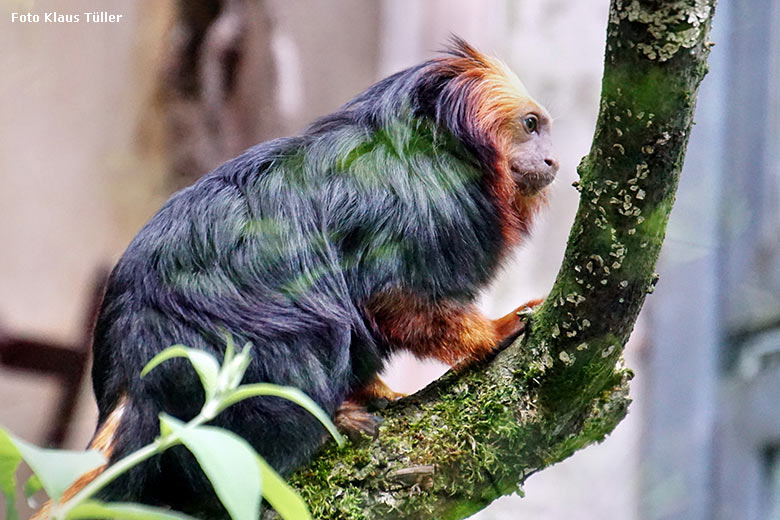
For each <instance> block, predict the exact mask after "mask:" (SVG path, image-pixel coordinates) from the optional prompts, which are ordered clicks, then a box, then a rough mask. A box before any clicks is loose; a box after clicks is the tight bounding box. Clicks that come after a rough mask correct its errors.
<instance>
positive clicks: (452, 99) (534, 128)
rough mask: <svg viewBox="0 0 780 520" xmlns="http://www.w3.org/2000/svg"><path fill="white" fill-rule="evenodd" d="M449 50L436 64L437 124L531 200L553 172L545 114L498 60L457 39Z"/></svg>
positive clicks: (554, 163)
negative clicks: (440, 77)
mask: <svg viewBox="0 0 780 520" xmlns="http://www.w3.org/2000/svg"><path fill="white" fill-rule="evenodd" d="M448 52H449V54H450V56H448V57H446V58H441V59H440V60H437V62H436V66H437V67H438V68H439V73H440V74H442V75H443V76H445V77H446V78H447V81H446V83H445V84H444V87H443V89H442V92H441V94H440V96H439V98H438V102H439V106H438V110H437V112H438V116H439V118H440V120H442V119H443V120H444V121H443V122H444V123H445V124H446V125H447V126H448V127H449V128H450V129H451V130H452V131H453V132H454V133H455V135H456V136H457V137H459V138H460V140H461V141H463V142H464V143H466V144H467V145H469V146H470V147H471V148H472V149H473V150H475V152H476V153H477V156H478V157H479V158H480V160H481V161H482V162H483V163H485V165H486V166H487V167H488V169H490V170H492V171H495V172H497V173H498V174H499V175H502V176H504V177H509V178H511V180H512V182H513V185H514V189H515V190H516V195H517V196H518V197H520V198H526V199H527V198H535V196H536V195H538V194H540V193H541V192H542V191H543V190H544V188H545V187H547V186H548V185H549V184H550V183H551V182H552V181H553V179H554V178H555V174H556V173H557V172H558V160H557V158H556V155H555V152H554V150H553V146H552V139H551V125H552V118H551V117H550V114H549V113H548V112H547V110H545V109H544V107H542V106H541V105H540V104H539V103H537V102H536V101H535V100H534V99H533V98H532V97H531V96H530V95H529V94H528V91H527V90H526V88H525V86H524V85H523V84H522V82H521V81H520V80H519V79H518V78H517V76H516V75H515V74H514V73H513V72H512V71H510V70H509V69H508V67H507V66H506V65H504V63H502V62H501V61H499V60H497V59H494V58H491V57H488V56H485V55H484V54H482V53H480V52H479V51H477V50H476V49H474V48H473V47H471V46H470V45H469V44H468V43H466V42H464V41H463V40H461V39H459V38H453V43H452V46H451V47H450V49H449V51H448ZM442 116H444V117H442Z"/></svg>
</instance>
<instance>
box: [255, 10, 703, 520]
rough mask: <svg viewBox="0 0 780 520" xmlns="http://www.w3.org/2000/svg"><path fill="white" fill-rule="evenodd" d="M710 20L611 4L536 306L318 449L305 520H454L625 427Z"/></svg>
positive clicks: (301, 477)
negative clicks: (357, 432) (374, 419)
mask: <svg viewBox="0 0 780 520" xmlns="http://www.w3.org/2000/svg"><path fill="white" fill-rule="evenodd" d="M714 7H715V1H714V0H678V1H673V2H657V1H653V0H631V1H630V2H628V1H626V0H613V1H612V5H611V8H610V9H611V12H610V23H609V25H608V28H607V47H606V48H607V52H606V56H605V69H604V78H603V83H602V95H601V107H600V113H599V118H598V122H597V127H596V128H597V129H596V133H595V136H594V140H593V145H592V148H591V150H590V153H589V154H588V155H587V156H586V157H585V158H584V159H583V161H582V163H581V164H580V166H579V168H578V172H579V174H580V181H579V182H578V183H577V184H576V187H577V189H578V190H579V191H580V205H579V209H578V212H577V216H576V218H575V222H574V225H573V226H572V230H571V233H570V236H569V241H568V245H567V250H566V254H565V258H564V261H563V265H562V266H561V269H560V271H559V273H558V277H557V279H556V281H555V284H554V286H553V288H552V289H551V291H550V294H549V297H548V298H547V300H546V302H545V303H544V304H543V305H542V306H541V308H540V309H539V310H537V311H536V312H535V313H534V315H533V316H532V318H531V319H530V322H529V326H528V329H529V331H528V332H527V333H526V334H525V335H524V336H522V337H521V338H519V339H518V341H516V342H515V343H514V344H512V345H511V346H510V347H508V348H507V349H505V350H504V351H502V352H500V353H499V354H498V355H497V356H496V357H495V358H494V359H492V360H490V361H489V362H486V363H483V364H480V365H476V366H472V367H469V368H468V369H466V370H463V371H461V372H457V373H453V372H450V373H448V374H446V375H445V376H443V377H442V378H441V379H439V380H437V381H435V382H434V383H432V384H431V385H429V386H428V387H427V388H425V389H424V390H422V391H420V392H418V393H417V394H415V395H413V396H410V397H408V398H405V399H403V400H401V401H399V402H396V403H393V404H392V405H390V406H389V407H388V408H387V409H386V410H384V411H383V412H382V413H381V415H382V416H383V418H384V419H385V422H384V424H383V425H382V427H381V429H380V432H379V436H378V438H377V439H373V440H370V439H366V440H365V441H364V442H359V443H357V444H350V445H348V446H347V447H345V448H342V449H338V448H336V447H335V446H334V445H332V444H330V445H327V446H326V447H325V449H324V450H323V451H322V453H321V454H320V455H319V456H318V457H317V458H316V459H315V460H314V461H313V462H312V464H311V465H310V466H309V467H307V468H305V469H303V470H302V471H300V472H298V473H297V474H296V475H295V476H294V477H293V479H292V483H293V485H294V486H295V487H297V488H298V489H299V491H300V492H301V493H302V495H303V496H304V498H305V500H306V501H307V503H309V505H310V507H311V509H312V513H313V515H314V516H315V517H316V518H345V519H357V518H361V519H362V518H365V519H375V518H446V519H460V518H465V517H467V516H469V515H470V514H473V513H474V512H476V511H478V510H480V509H482V508H484V507H485V506H486V505H487V504H489V503H490V502H491V501H492V500H494V499H495V498H498V497H500V496H502V495H506V494H509V493H512V492H514V491H517V490H519V489H520V486H521V485H522V483H523V482H524V481H525V479H526V478H527V477H528V476H529V475H530V474H532V473H535V472H537V471H539V470H541V469H543V468H545V467H547V466H549V465H551V464H553V463H555V462H558V461H561V460H563V459H564V458H566V457H568V456H569V455H571V454H572V453H574V452H575V451H576V450H578V449H581V448H583V447H585V446H587V445H589V444H591V443H593V442H596V441H600V440H601V439H603V438H604V436H605V435H607V434H608V433H610V432H611V431H612V430H613V429H614V428H615V426H616V425H617V424H618V423H619V422H620V420H621V419H622V418H623V417H624V416H625V414H626V412H627V408H628V404H629V398H628V382H629V380H630V379H631V375H632V374H631V371H630V370H628V369H626V368H625V367H624V365H623V362H622V352H623V347H624V345H625V343H626V341H627V340H628V337H629V335H630V333H631V331H632V329H633V326H634V322H635V321H636V317H637V315H638V313H639V310H640V308H641V306H642V304H643V302H644V299H645V296H646V295H647V294H648V293H649V292H652V289H653V287H654V286H655V283H656V282H657V281H658V275H657V274H656V273H655V272H654V266H655V263H656V260H657V258H658V254H659V252H660V248H661V244H662V242H663V238H664V234H665V229H666V222H667V220H668V217H669V212H670V211H671V207H672V204H673V202H674V194H675V191H676V187H677V180H678V178H679V173H680V169H681V168H682V163H683V158H684V152H685V146H686V144H687V141H688V136H689V133H690V129H691V125H692V121H693V119H692V118H693V109H694V104H695V100H696V93H697V89H698V85H699V83H700V82H701V80H702V78H703V77H704V74H705V73H706V58H707V55H708V50H709V47H710V44H709V42H708V41H707V35H708V33H709V27H710V22H711V18H712V14H713V12H714ZM267 514H268V515H269V516H270V515H271V513H267Z"/></svg>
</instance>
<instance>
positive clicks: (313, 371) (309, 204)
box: [93, 39, 558, 514]
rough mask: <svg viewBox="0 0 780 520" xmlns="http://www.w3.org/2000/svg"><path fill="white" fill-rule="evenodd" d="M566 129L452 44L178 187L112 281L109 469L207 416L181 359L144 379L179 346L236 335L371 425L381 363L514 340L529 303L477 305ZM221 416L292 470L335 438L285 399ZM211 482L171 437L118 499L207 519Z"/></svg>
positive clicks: (343, 417)
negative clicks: (297, 129)
mask: <svg viewBox="0 0 780 520" xmlns="http://www.w3.org/2000/svg"><path fill="white" fill-rule="evenodd" d="M550 125H551V120H550V116H549V115H548V113H547V112H546V111H545V109H544V108H542V107H541V106H539V105H538V104H537V103H536V102H535V101H534V100H533V99H532V98H531V97H530V96H529V95H528V93H527V92H526V91H525V89H524V87H523V86H522V84H521V83H520V81H519V80H518V79H517V78H516V77H515V76H514V75H513V74H512V73H511V72H509V71H508V70H507V68H506V67H505V66H504V65H503V64H501V63H500V62H499V61H497V60H494V59H491V58H488V57H486V56H484V55H482V54H480V53H479V52H477V51H476V50H475V49H473V48H472V47H471V46H469V45H468V44H466V43H465V42H463V41H461V40H457V39H456V40H455V41H454V43H453V45H452V46H451V48H450V49H449V51H448V54H447V55H445V56H442V57H439V58H436V59H432V60H430V61H427V62H425V63H422V64H420V65H417V66H415V67H411V68H409V69H406V70H404V71H402V72H399V73H397V74H394V75H392V76H390V77H388V78H386V79H384V80H382V81H380V82H379V83H377V84H375V85H373V86H372V87H370V88H369V89H368V90H366V91H365V92H363V93H362V94H360V95H358V96H357V97H356V98H355V99H353V100H352V101H350V102H349V103H347V104H346V105H344V106H343V107H342V108H341V109H339V110H338V111H336V112H335V113H333V114H330V115H327V116H325V117H323V118H321V119H319V120H318V121H316V122H315V123H314V124H312V125H311V126H310V127H309V128H308V129H306V130H305V131H304V132H303V133H302V134H301V135H298V136H295V137H288V138H283V139H277V140H274V141H270V142H266V143H262V144H259V145H257V146H255V147H253V148H250V149H249V150H247V151H246V152H244V153H243V154H242V155H240V156H239V157H237V158H235V159H233V160H231V161H229V162H227V163H225V164H223V165H222V166H220V167H218V168H217V169H216V170H214V171H213V172H211V173H210V174H208V175H206V176H205V177H203V178H202V179H201V180H200V181H198V182H197V183H196V184H195V185H193V186H191V187H189V188H187V189H184V190H182V191H180V192H178V193H177V194H175V195H174V196H173V197H172V198H171V199H170V200H169V201H168V202H167V203H166V204H165V205H164V206H163V207H162V209H161V210H160V211H159V212H158V213H157V214H156V215H155V216H154V217H153V218H152V219H151V220H150V221H149V222H148V223H147V224H146V226H145V227H144V228H143V229H142V230H141V231H140V232H139V233H138V235H137V236H136V237H135V239H134V240H133V242H132V243H131V244H130V246H129V247H128V249H127V251H126V252H125V254H124V256H123V257H122V258H121V260H120V261H119V263H118V265H117V266H116V268H115V269H114V271H113V273H112V274H111V277H110V280H109V283H108V288H107V292H106V294H105V300H104V302H103V306H102V311H101V313H100V316H99V318H98V322H97V326H96V329H95V338H94V368H93V379H94V390H95V394H96V396H97V401H98V406H99V410H100V418H99V426H98V434H97V437H96V439H97V442H98V443H99V444H100V445H101V446H102V447H103V448H104V450H105V451H106V452H107V453H108V454H109V456H110V458H111V460H112V461H113V460H116V459H118V458H120V457H123V456H124V455H126V454H128V453H129V452H131V451H133V450H136V449H137V448H139V447H140V446H142V445H144V444H147V443H149V442H150V441H152V439H153V438H154V437H155V436H156V435H157V434H158V432H159V424H158V415H159V414H160V413H161V412H166V413H168V414H170V415H173V416H176V417H178V418H181V419H185V420H186V419H189V418H191V417H193V416H194V415H195V414H197V412H198V411H199V410H200V407H201V405H202V402H203V392H202V389H201V385H200V383H199V381H198V378H197V376H196V374H195V372H194V371H193V370H192V368H191V367H190V366H189V365H187V364H186V363H185V362H180V363H176V362H171V363H166V364H165V365H163V366H161V367H159V368H157V369H156V370H155V371H153V372H152V373H151V374H150V375H149V376H148V377H146V378H145V379H140V378H139V377H138V374H139V373H140V371H141V369H142V367H143V366H144V365H145V364H146V363H147V362H148V361H149V359H150V358H152V357H153V356H154V355H155V354H156V353H158V352H159V351H160V350H162V349H164V348H165V347H167V346H169V345H172V344H174V343H183V344H186V345H188V346H191V347H196V348H200V349H203V350H206V351H209V352H211V353H213V354H215V355H217V356H218V357H221V354H222V352H223V347H224V337H225V336H224V335H225V332H226V331H227V332H228V333H229V334H231V335H232V336H233V337H235V338H236V340H237V341H240V342H241V343H243V342H251V343H252V344H253V345H254V348H253V351H252V352H253V361H252V363H251V365H250V366H249V368H248V370H247V373H246V380H247V381H250V382H257V381H266V382H272V383H278V384H283V385H292V386H296V387H298V388H300V389H302V390H303V391H304V392H306V393H307V394H308V395H309V396H311V397H312V398H313V399H314V400H315V401H316V402H317V403H318V404H319V405H320V406H322V408H323V409H324V410H326V411H327V412H328V413H330V414H332V415H335V414H336V413H337V411H338V410H340V409H341V412H340V416H339V422H340V423H341V424H342V425H344V426H347V427H348V426H355V427H361V426H365V420H364V419H365V415H361V414H362V413H363V410H362V409H361V408H360V405H361V404H362V403H363V402H365V401H366V400H370V399H372V398H375V397H388V396H390V397H392V396H393V394H392V392H390V391H389V390H388V389H387V388H386V387H385V386H384V385H383V384H382V382H381V381H380V380H379V379H378V378H377V373H378V372H379V371H380V370H381V369H382V367H383V365H384V363H385V361H386V360H387V359H388V357H389V356H390V355H391V354H392V353H393V352H394V351H396V350H399V349H405V350H408V351H411V352H413V353H414V354H416V355H417V356H420V357H434V358H437V359H440V360H443V361H445V362H446V363H449V364H456V363H460V362H464V361H468V360H473V359H478V358H481V357H484V356H485V355H487V354H488V353H490V352H492V351H493V350H494V349H496V348H497V346H499V345H500V344H501V343H502V342H504V341H507V340H509V339H511V338H513V337H514V336H515V335H517V334H518V333H519V331H520V330H521V328H522V322H521V320H520V318H519V317H518V316H517V314H516V313H515V312H513V313H510V314H509V315H507V316H505V317H504V318H501V319H499V320H490V319H488V318H486V317H485V316H483V315H482V314H481V313H480V312H478V311H477V310H476V308H475V306H474V300H475V297H476V295H477V293H478V291H479V290H480V289H482V288H484V287H485V285H486V284H487V283H488V282H489V281H490V280H491V279H492V278H493V277H494V275H495V274H496V271H497V269H498V267H499V265H500V264H501V262H502V260H503V259H504V258H506V257H507V253H508V252H509V251H510V249H511V248H512V247H513V246H514V245H516V244H518V243H519V242H520V241H521V240H522V239H523V237H524V236H525V235H527V234H528V233H529V229H530V226H531V223H532V221H533V218H534V214H535V213H536V211H537V210H538V209H539V208H540V207H541V206H542V205H543V204H544V202H545V198H546V195H545V191H546V190H545V188H546V187H547V186H548V185H549V184H550V182H551V181H552V180H553V178H554V176H555V174H556V171H557V169H558V163H557V161H556V159H555V157H554V155H553V151H552V147H551V141H550ZM344 403H347V405H344ZM214 422H215V423H216V424H217V425H219V426H223V427H225V428H228V429H231V430H233V431H235V432H237V433H238V434H240V435H242V436H243V437H245V438H246V439H247V440H248V441H249V442H250V443H251V444H252V445H253V446H254V447H255V448H256V449H257V451H258V452H259V453H260V454H261V455H262V456H263V457H265V458H266V459H267V460H268V462H269V463H270V464H271V465H272V466H273V467H274V468H276V469H277V470H278V471H279V472H281V473H282V474H289V473H290V472H291V471H292V470H293V469H295V468H296V467H299V466H300V465H302V464H304V463H306V461H308V460H309V458H310V457H311V456H312V454H313V453H314V451H315V450H316V449H317V447H318V445H319V444H320V442H321V440H322V439H323V429H322V427H321V425H320V424H319V423H318V421H317V420H316V419H315V418H314V417H312V416H310V415H309V414H308V412H306V411H304V410H303V409H301V408H299V407H298V406H297V405H295V404H292V403H290V402H287V401H285V400H282V399H278V398H272V397H268V398H256V399H252V400H249V401H243V402H241V403H239V404H237V405H235V406H233V407H231V408H229V409H228V410H226V411H225V412H223V413H222V414H221V415H220V416H219V417H218V418H217V419H216V420H215V421H214ZM209 489H210V486H209V484H208V481H206V480H205V478H204V477H203V476H202V475H201V473H200V470H199V468H198V467H197V464H196V463H195V462H194V460H193V459H192V457H191V456H190V455H189V454H188V452H186V450H184V449H172V450H170V451H168V452H166V453H165V454H164V455H162V456H160V457H158V458H157V459H155V460H152V461H150V462H148V463H146V464H144V465H142V466H140V467H138V468H137V469H136V470H134V471H132V472H130V474H128V475H127V476H125V477H122V479H121V480H120V481H119V482H118V483H116V485H112V486H110V487H108V488H107V489H106V490H104V492H103V493H104V495H105V496H104V497H103V498H110V499H113V500H133V501H142V502H147V503H164V504H168V505H171V506H173V507H175V508H179V509H182V510H185V511H188V510H189V511H192V510H198V511H203V510H207V509H208V508H209V507H210V506H209V504H207V503H205V502H206V501H207V499H204V500H203V502H204V503H197V502H196V501H195V500H194V497H208V496H211V495H210V494H209V493H208V491H207V490H209ZM215 507H217V506H215ZM218 509H219V508H218V507H217V510H218ZM213 514H218V513H213Z"/></svg>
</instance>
